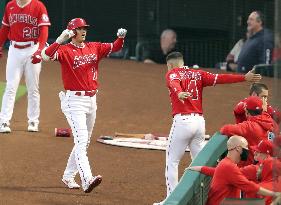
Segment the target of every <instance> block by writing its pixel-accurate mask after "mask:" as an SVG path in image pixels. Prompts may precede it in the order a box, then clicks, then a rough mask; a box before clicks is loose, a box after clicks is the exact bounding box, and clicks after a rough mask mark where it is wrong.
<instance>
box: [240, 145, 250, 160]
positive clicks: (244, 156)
mask: <svg viewBox="0 0 281 205" xmlns="http://www.w3.org/2000/svg"><path fill="white" fill-rule="evenodd" d="M248 155H249V150H247V149H245V148H242V153H241V154H240V158H241V161H247V159H248Z"/></svg>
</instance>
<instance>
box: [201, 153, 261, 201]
mask: <svg viewBox="0 0 281 205" xmlns="http://www.w3.org/2000/svg"><path fill="white" fill-rule="evenodd" d="M201 172H202V173H206V174H207V175H212V174H213V179H212V182H211V185H210V190H209V193H208V200H207V203H206V205H219V204H220V203H221V202H222V201H223V199H224V198H240V189H241V190H243V191H245V192H254V193H257V192H258V191H259V188H260V186H259V185H257V184H256V183H254V182H252V181H249V180H248V179H247V178H246V177H245V176H244V175H243V174H242V172H241V171H240V169H239V168H238V166H237V165H236V164H235V163H234V162H232V161H231V159H229V158H228V157H226V158H224V159H223V160H222V161H221V162H220V163H219V164H218V166H217V167H216V168H215V169H214V168H211V170H207V167H202V169H201ZM212 172H213V173H212ZM225 173H229V174H225Z"/></svg>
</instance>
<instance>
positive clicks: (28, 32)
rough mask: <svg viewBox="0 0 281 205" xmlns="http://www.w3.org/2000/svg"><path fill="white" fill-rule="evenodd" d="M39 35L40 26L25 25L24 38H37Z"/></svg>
mask: <svg viewBox="0 0 281 205" xmlns="http://www.w3.org/2000/svg"><path fill="white" fill-rule="evenodd" d="M38 35H39V32H38V28H36V27H33V28H29V27H25V28H24V29H23V38H37V37H38Z"/></svg>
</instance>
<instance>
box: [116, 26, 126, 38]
mask: <svg viewBox="0 0 281 205" xmlns="http://www.w3.org/2000/svg"><path fill="white" fill-rule="evenodd" d="M126 34H127V30H126V29H124V28H119V29H118V31H117V37H118V38H125V36H126Z"/></svg>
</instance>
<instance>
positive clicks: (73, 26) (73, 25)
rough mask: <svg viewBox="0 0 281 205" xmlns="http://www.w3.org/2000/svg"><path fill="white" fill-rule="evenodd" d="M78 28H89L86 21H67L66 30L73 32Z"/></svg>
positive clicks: (78, 19)
mask: <svg viewBox="0 0 281 205" xmlns="http://www.w3.org/2000/svg"><path fill="white" fill-rule="evenodd" d="M80 27H89V25H88V24H87V23H86V21H85V20H84V19H82V18H75V19H72V20H71V21H69V23H68V25H67V29H68V30H74V29H76V28H80Z"/></svg>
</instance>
